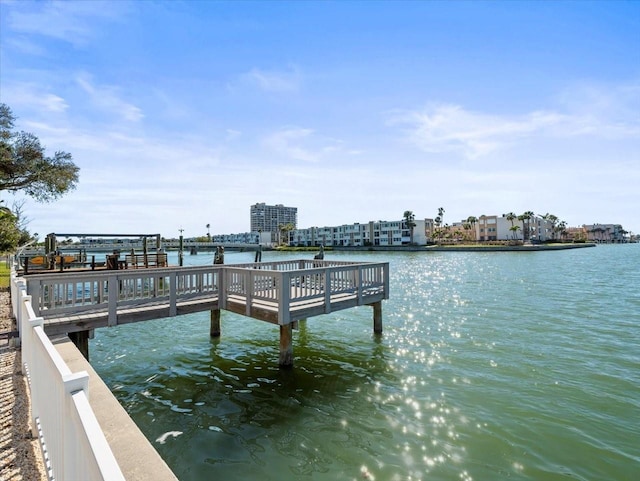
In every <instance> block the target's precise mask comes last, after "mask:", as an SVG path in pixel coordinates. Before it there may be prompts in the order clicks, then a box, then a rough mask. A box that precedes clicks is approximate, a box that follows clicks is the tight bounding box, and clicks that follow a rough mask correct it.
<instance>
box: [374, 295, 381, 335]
mask: <svg viewBox="0 0 640 481" xmlns="http://www.w3.org/2000/svg"><path fill="white" fill-rule="evenodd" d="M371 307H373V332H374V333H375V334H382V301H378V302H374V303H373V304H371Z"/></svg>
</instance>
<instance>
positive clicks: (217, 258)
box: [209, 246, 224, 337]
mask: <svg viewBox="0 0 640 481" xmlns="http://www.w3.org/2000/svg"><path fill="white" fill-rule="evenodd" d="M213 264H214V265H215V264H224V247H222V246H218V248H217V249H216V252H215V254H214V256H213ZM220 275H222V273H221V274H220ZM209 335H210V336H211V337H220V309H211V326H210V328H209Z"/></svg>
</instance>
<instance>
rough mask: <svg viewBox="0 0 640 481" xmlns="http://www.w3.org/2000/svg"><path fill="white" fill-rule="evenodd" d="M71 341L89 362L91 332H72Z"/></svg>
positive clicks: (70, 334)
mask: <svg viewBox="0 0 640 481" xmlns="http://www.w3.org/2000/svg"><path fill="white" fill-rule="evenodd" d="M69 339H71V342H73V344H74V345H75V346H76V347H77V348H78V351H80V354H82V355H83V356H84V358H85V359H86V360H87V361H88V360H89V331H78V332H70V333H69Z"/></svg>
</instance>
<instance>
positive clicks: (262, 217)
mask: <svg viewBox="0 0 640 481" xmlns="http://www.w3.org/2000/svg"><path fill="white" fill-rule="evenodd" d="M287 224H292V225H293V228H294V229H296V228H297V227H298V208H297V207H285V206H284V205H282V204H276V205H266V204H265V203H264V202H263V203H260V204H255V205H252V206H251V232H271V242H277V241H278V235H279V229H280V226H282V225H287Z"/></svg>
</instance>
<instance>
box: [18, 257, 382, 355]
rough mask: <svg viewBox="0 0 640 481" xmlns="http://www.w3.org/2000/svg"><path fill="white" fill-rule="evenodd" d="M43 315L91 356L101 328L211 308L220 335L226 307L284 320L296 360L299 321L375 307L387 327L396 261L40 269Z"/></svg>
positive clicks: (37, 282) (284, 343) (35, 284)
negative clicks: (92, 336) (385, 307)
mask: <svg viewBox="0 0 640 481" xmlns="http://www.w3.org/2000/svg"><path fill="white" fill-rule="evenodd" d="M25 279H26V281H27V291H28V293H29V295H31V296H32V302H33V305H34V310H35V311H36V315H38V316H41V317H42V318H43V319H44V327H45V332H46V333H47V334H49V335H58V334H69V335H70V337H71V338H72V339H73V340H74V342H76V344H78V347H79V348H80V349H81V350H83V352H85V354H86V356H87V357H88V335H89V332H90V331H91V330H93V329H97V328H101V327H109V326H116V325H119V324H127V323H131V322H140V321H148V320H153V319H159V318H164V317H175V316H179V315H182V314H188V313H192V312H200V311H211V329H210V332H211V335H212V336H218V335H220V310H228V311H232V312H235V313H238V314H242V315H245V316H248V317H252V318H254V319H259V320H262V321H267V322H270V323H273V324H277V325H279V326H280V364H281V365H283V366H288V365H291V364H292V363H293V355H292V343H291V339H292V327H293V325H294V324H295V322H296V321H299V320H301V319H307V318H310V317H314V316H318V315H321V314H328V313H330V312H334V311H339V310H342V309H348V308H351V307H355V306H362V305H370V306H372V307H373V324H374V331H375V332H378V333H379V332H382V300H384V299H388V298H389V265H388V263H355V262H338V261H324V260H289V261H280V262H263V263H251V264H236V265H212V266H198V267H166V268H155V269H137V270H111V271H89V272H75V273H72V272H67V273H58V274H53V273H48V274H40V275H39V274H32V275H29V276H26V277H25Z"/></svg>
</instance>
